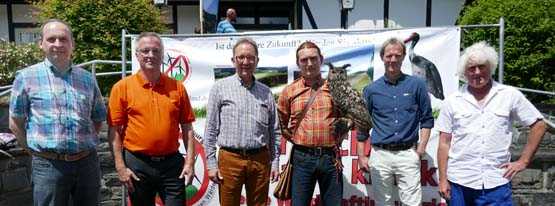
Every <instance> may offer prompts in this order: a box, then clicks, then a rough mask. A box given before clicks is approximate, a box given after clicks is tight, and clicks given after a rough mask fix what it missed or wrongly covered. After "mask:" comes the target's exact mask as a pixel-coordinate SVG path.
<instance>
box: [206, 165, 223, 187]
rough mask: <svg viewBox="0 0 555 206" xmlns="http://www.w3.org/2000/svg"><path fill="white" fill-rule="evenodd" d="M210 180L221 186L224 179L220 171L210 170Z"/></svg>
mask: <svg viewBox="0 0 555 206" xmlns="http://www.w3.org/2000/svg"><path fill="white" fill-rule="evenodd" d="M208 178H210V180H212V182H214V183H216V184H220V183H221V182H222V180H223V179H224V178H223V177H222V176H221V175H220V171H219V170H218V169H209V170H208Z"/></svg>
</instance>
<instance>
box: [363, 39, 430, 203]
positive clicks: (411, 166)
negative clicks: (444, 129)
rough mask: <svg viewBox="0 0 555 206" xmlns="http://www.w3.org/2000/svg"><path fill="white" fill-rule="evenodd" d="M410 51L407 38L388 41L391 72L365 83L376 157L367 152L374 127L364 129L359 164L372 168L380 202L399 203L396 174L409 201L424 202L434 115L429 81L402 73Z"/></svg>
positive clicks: (402, 195) (382, 52)
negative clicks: (424, 164) (423, 164)
mask: <svg viewBox="0 0 555 206" xmlns="http://www.w3.org/2000/svg"><path fill="white" fill-rule="evenodd" d="M405 51H406V48H405V45H404V43H403V42H402V41H401V40H399V39H396V38H391V39H388V40H386V41H385V42H384V44H383V45H382V47H381V50H380V57H381V58H382V61H383V62H384V67H385V75H384V76H383V77H381V78H379V79H378V80H377V81H375V82H373V83H372V84H370V85H368V86H366V87H365V88H364V94H363V95H364V99H365V101H366V103H367V105H368V110H369V111H370V114H372V117H371V118H372V121H373V123H374V128H373V130H372V132H371V135H370V136H371V137H372V138H371V139H370V143H371V145H372V150H371V155H370V159H369V158H368V157H367V156H365V155H364V154H363V153H364V152H363V151H364V149H363V148H364V144H365V141H366V140H367V139H368V131H359V132H358V135H357V138H358V141H359V142H358V145H357V146H358V153H359V154H358V156H359V167H360V168H361V169H362V170H364V171H367V172H368V171H369V172H370V176H371V178H372V191H373V194H374V199H375V201H376V205H394V202H393V196H392V195H393V190H394V187H395V185H394V177H397V178H398V181H397V187H398V190H399V197H400V200H401V203H402V204H403V205H420V204H421V202H422V189H421V187H420V158H421V156H422V155H423V154H424V153H425V150H426V144H427V143H428V139H429V137H430V129H431V128H432V127H433V125H434V119H433V117H432V108H431V105H430V98H429V96H428V92H427V90H426V84H425V82H424V81H423V80H421V79H419V78H416V77H412V76H409V75H406V74H404V73H403V72H401V65H402V62H403V59H404V58H405V54H406V52H405ZM418 129H420V142H419V141H418V140H419V137H418V134H419V131H418Z"/></svg>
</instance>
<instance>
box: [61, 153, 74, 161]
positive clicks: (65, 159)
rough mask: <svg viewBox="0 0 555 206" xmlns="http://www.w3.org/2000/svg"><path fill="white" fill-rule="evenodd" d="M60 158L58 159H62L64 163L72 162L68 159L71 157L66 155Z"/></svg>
mask: <svg viewBox="0 0 555 206" xmlns="http://www.w3.org/2000/svg"><path fill="white" fill-rule="evenodd" d="M61 156H62V158H60V159H63V160H64V161H66V162H72V161H73V159H71V158H70V157H71V156H69V155H68V154H63V155H61Z"/></svg>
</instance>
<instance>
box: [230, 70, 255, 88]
mask: <svg viewBox="0 0 555 206" xmlns="http://www.w3.org/2000/svg"><path fill="white" fill-rule="evenodd" d="M233 76H235V79H236V80H237V81H238V82H239V85H241V86H242V87H245V88H247V89H252V88H254V85H255V84H256V77H254V75H252V84H251V85H250V86H249V87H247V85H245V82H244V81H243V80H242V79H241V77H239V75H238V74H235V75H233Z"/></svg>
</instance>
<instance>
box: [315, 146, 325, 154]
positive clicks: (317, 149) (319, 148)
mask: <svg viewBox="0 0 555 206" xmlns="http://www.w3.org/2000/svg"><path fill="white" fill-rule="evenodd" d="M314 153H316V156H322V154H324V150H323V149H322V148H321V147H316V148H314Z"/></svg>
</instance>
